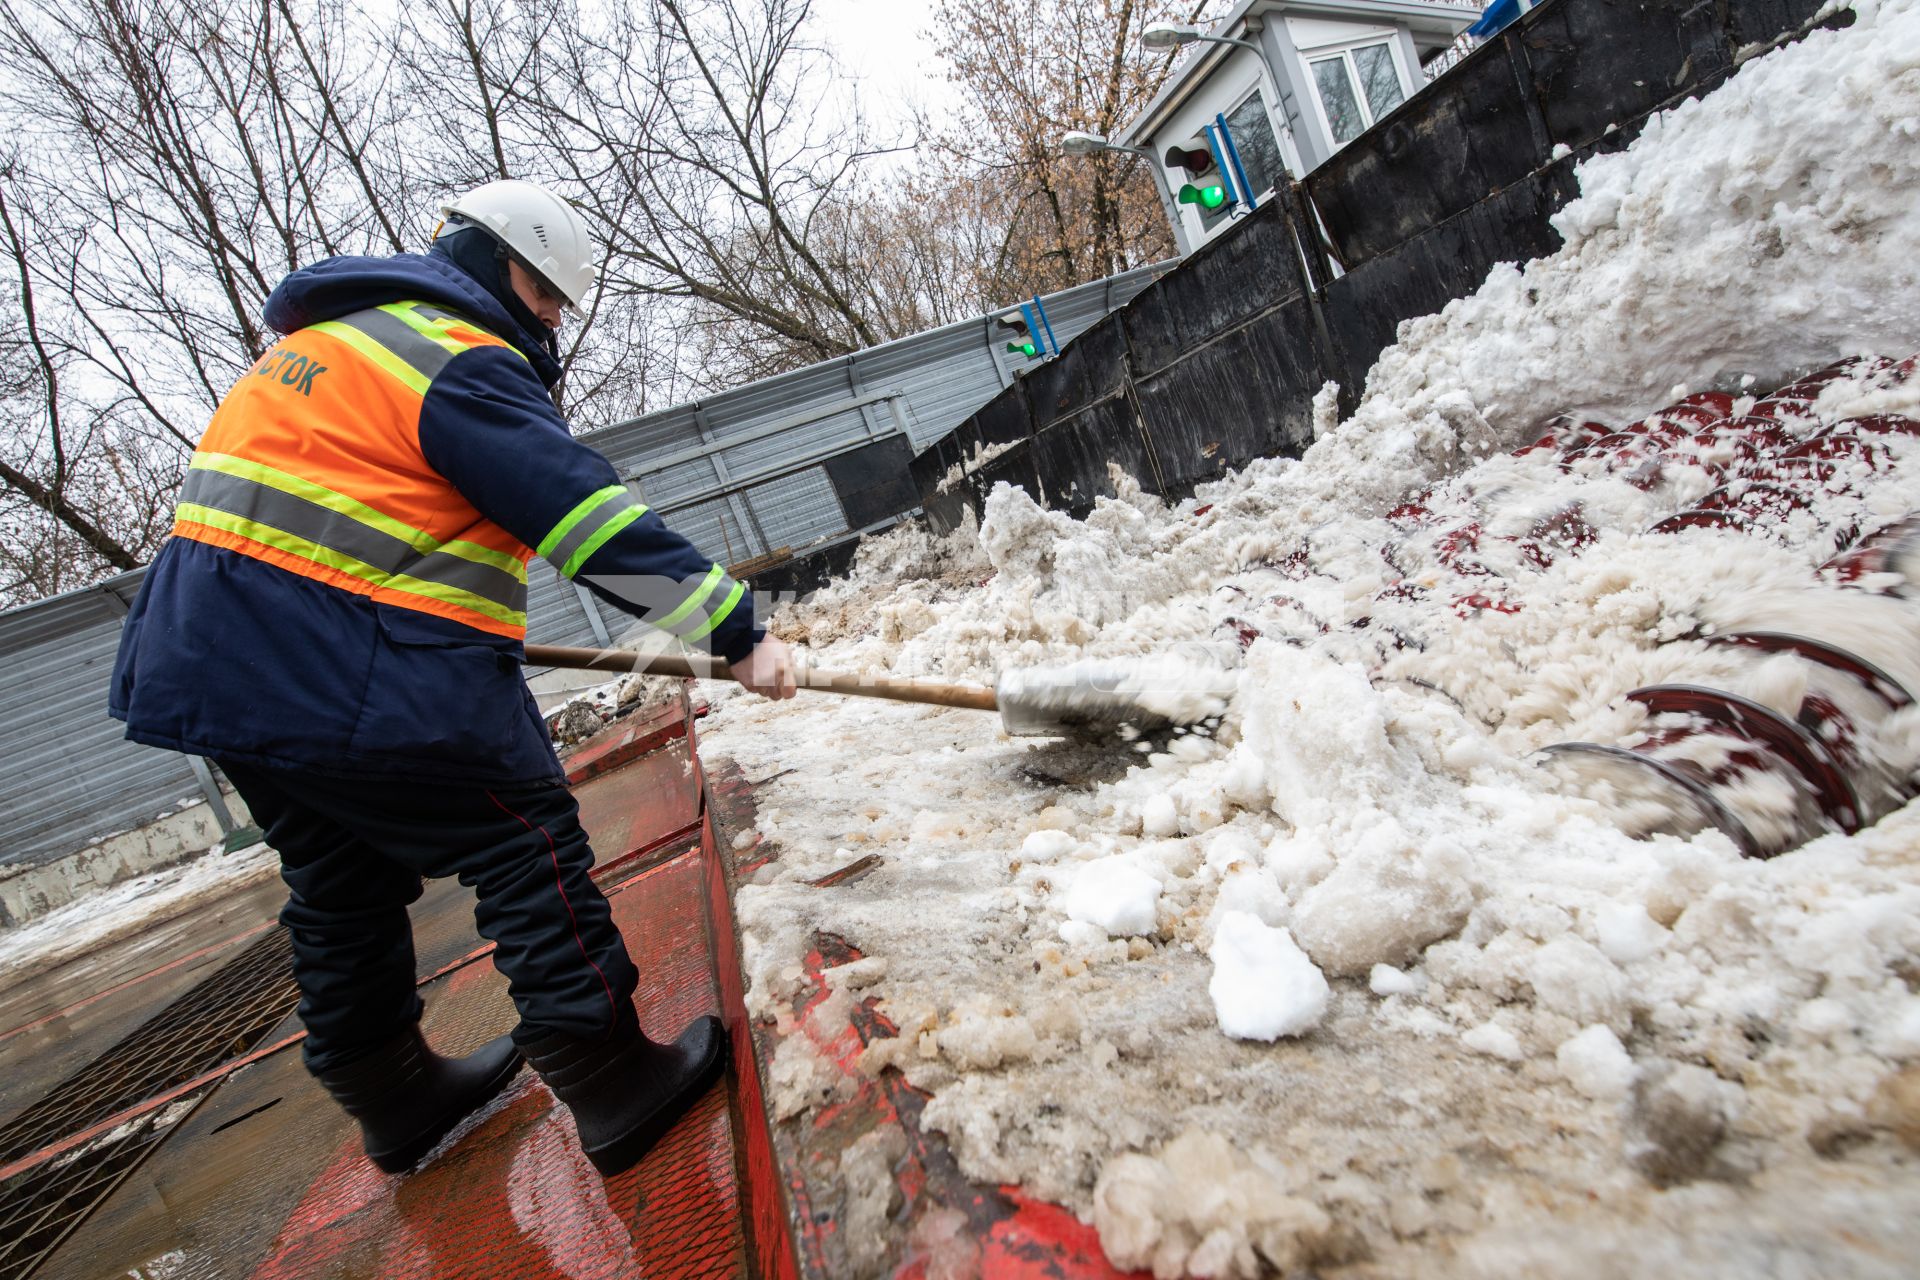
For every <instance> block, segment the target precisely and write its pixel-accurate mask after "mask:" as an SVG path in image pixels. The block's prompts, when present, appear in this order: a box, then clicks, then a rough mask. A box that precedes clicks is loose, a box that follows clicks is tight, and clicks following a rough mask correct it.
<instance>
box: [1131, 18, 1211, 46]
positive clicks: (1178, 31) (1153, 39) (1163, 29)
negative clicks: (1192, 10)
mask: <svg viewBox="0 0 1920 1280" xmlns="http://www.w3.org/2000/svg"><path fill="white" fill-rule="evenodd" d="M1202 34H1203V33H1202V32H1201V30H1200V28H1199V27H1196V26H1193V25H1192V24H1190V23H1185V22H1150V23H1148V24H1147V28H1146V30H1144V31H1142V32H1141V33H1140V44H1141V46H1142V47H1143V48H1146V49H1150V50H1152V51H1153V52H1155V53H1165V52H1167V51H1169V50H1173V49H1178V48H1179V47H1180V46H1181V45H1184V44H1192V43H1193V42H1194V41H1195V40H1198V39H1199V38H1200V36H1201V35H1202Z"/></svg>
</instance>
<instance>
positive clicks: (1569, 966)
mask: <svg viewBox="0 0 1920 1280" xmlns="http://www.w3.org/2000/svg"><path fill="white" fill-rule="evenodd" d="M1525 969H1526V978H1527V981H1529V982H1531V983H1532V984H1533V993H1534V995H1535V996H1536V997H1537V998H1538V999H1539V1001H1540V1004H1541V1007H1543V1008H1546V1009H1549V1010H1551V1011H1553V1012H1554V1013H1559V1014H1564V1015H1566V1016H1567V1017H1569V1018H1572V1019H1573V1020H1574V1021H1575V1022H1578V1023H1580V1024H1581V1025H1583V1026H1584V1025H1586V1024H1588V1023H1593V1022H1604V1023H1606V1024H1607V1025H1608V1026H1611V1027H1619V1028H1625V1027H1626V1026H1627V1023H1628V1020H1629V1019H1628V1011H1627V979H1626V976H1625V975H1624V974H1622V973H1621V972H1620V970H1618V969H1616V968H1615V967H1614V965H1613V961H1611V960H1609V959H1607V958H1606V957H1605V956H1603V955H1601V954H1600V952H1599V950H1598V949H1597V948H1596V947H1594V946H1593V944H1592V943H1590V942H1587V941H1586V940H1585V939H1583V938H1577V937H1575V936H1573V935H1572V934H1564V935H1562V936H1561V937H1558V938H1555V939H1554V940H1553V941H1552V942H1549V943H1548V944H1547V945H1546V946H1544V947H1541V948H1540V949H1539V950H1538V951H1535V952H1534V953H1533V954H1532V955H1531V956H1529V957H1528V958H1527V960H1526V962H1525Z"/></svg>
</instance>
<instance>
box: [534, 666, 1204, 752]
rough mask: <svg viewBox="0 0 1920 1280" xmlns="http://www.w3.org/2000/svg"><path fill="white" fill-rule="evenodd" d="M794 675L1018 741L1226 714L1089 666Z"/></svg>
mask: <svg viewBox="0 0 1920 1280" xmlns="http://www.w3.org/2000/svg"><path fill="white" fill-rule="evenodd" d="M527 662H528V664H529V665H532V666H536V667H573V668H578V669H580V670H582V671H637V672H641V673H643V674H645V675H655V676H683V677H688V678H692V679H699V680H725V679H729V678H731V673H730V672H729V671H728V668H727V664H726V662H725V661H724V660H723V659H720V658H707V657H704V656H700V657H689V656H688V655H685V654H678V653H635V652H633V651H631V650H628V649H576V648H570V647H567V646H564V645H550V644H530V645H528V646H527ZM793 674H794V680H795V683H797V684H798V685H799V686H800V687H801V688H802V689H819V690H823V691H825V692H827V693H841V694H851V695H853V696H854V697H858V698H888V699H891V700H893V701H895V702H919V703H925V704H927V705H929V706H936V707H963V708H966V709H968V710H972V711H998V712H999V713H1000V723H1001V725H1002V727H1004V728H1005V729H1006V731H1007V733H1008V734H1010V735H1011V736H1013V737H1016V738H1092V739H1099V738H1105V737H1110V736H1118V737H1122V738H1126V739H1132V738H1137V737H1139V736H1141V735H1143V734H1148V733H1153V732H1155V731H1157V730H1164V729H1169V728H1181V727H1184V726H1185V725H1190V724H1197V723H1201V722H1203V721H1206V720H1209V719H1213V718H1216V717H1217V716H1218V715H1219V714H1220V712H1221V711H1223V710H1224V709H1225V701H1224V698H1218V699H1212V698H1202V699H1198V700H1193V699H1187V700H1184V701H1183V705H1181V706H1179V707H1176V708H1172V709H1166V708H1162V709H1155V708H1153V707H1151V706H1148V705H1145V704H1143V702H1142V701H1141V699H1140V695H1139V694H1138V693H1135V692H1130V691H1128V690H1125V689H1121V688H1119V687H1116V686H1117V685H1118V683H1119V682H1118V680H1117V679H1116V678H1115V677H1114V676H1113V674H1112V673H1111V671H1109V670H1106V669H1103V668H1100V667H1097V666H1093V665H1088V664H1079V665H1074V666H1066V667H1055V668H1045V669H1041V670H1037V671H1020V672H1008V673H1006V674H1004V675H1002V676H1001V677H1000V679H999V680H998V681H997V682H996V684H995V687H994V688H991V689H989V688H987V687H986V686H985V685H977V684H943V683H941V682H938V681H933V680H911V679H901V678H899V677H895V676H874V675H855V674H853V673H851V672H845V671H826V670H822V669H821V668H819V667H815V666H813V665H812V664H811V663H809V662H807V661H806V658H805V655H804V654H801V653H796V654H795V655H794V671H793Z"/></svg>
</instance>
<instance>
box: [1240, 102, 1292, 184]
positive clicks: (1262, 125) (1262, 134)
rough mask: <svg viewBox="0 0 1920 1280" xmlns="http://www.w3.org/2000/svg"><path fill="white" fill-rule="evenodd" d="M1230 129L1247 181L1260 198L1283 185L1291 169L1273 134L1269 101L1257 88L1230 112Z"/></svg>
mask: <svg viewBox="0 0 1920 1280" xmlns="http://www.w3.org/2000/svg"><path fill="white" fill-rule="evenodd" d="M1227 132H1228V133H1230V134H1232V135H1233V146H1234V149H1235V150H1236V151H1238V152H1239V153H1240V166H1241V168H1243V169H1245V170H1246V171H1247V184H1248V185H1249V186H1251V187H1252V188H1253V194H1254V196H1255V198H1256V199H1257V198H1258V197H1260V196H1263V195H1265V194H1266V193H1267V192H1269V191H1271V190H1273V189H1274V187H1276V186H1278V185H1279V182H1280V179H1281V178H1282V177H1283V176H1285V174H1286V172H1287V165H1286V162H1285V161H1284V160H1282V159H1281V158H1280V141H1279V139H1277V138H1275V137H1274V136H1273V118H1272V117H1271V116H1269V115H1268V114H1267V104H1266V101H1265V99H1263V98H1262V97H1261V96H1260V91H1259V90H1258V89H1255V90H1254V91H1253V92H1252V93H1250V94H1248V95H1247V100H1246V101H1245V102H1242V103H1241V104H1240V105H1239V106H1237V107H1235V108H1234V109H1233V110H1231V111H1229V112H1227Z"/></svg>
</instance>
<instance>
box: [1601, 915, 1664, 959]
mask: <svg viewBox="0 0 1920 1280" xmlns="http://www.w3.org/2000/svg"><path fill="white" fill-rule="evenodd" d="M1593 928H1594V933H1595V934H1596V935H1597V936H1598V937H1599V939H1600V951H1601V953H1602V954H1603V955H1605V956H1606V957H1607V959H1609V960H1611V961H1613V962H1614V963H1615V964H1633V963H1635V962H1637V961H1640V960H1645V959H1646V958H1647V957H1648V956H1651V955H1653V954H1655V953H1656V952H1658V951H1659V950H1660V948H1662V947H1664V946H1666V945H1667V939H1668V938H1669V937H1670V936H1671V935H1670V934H1669V933H1668V932H1667V931H1666V930H1665V929H1663V928H1661V927H1660V922H1659V921H1657V920H1655V919H1654V918H1653V917H1652V916H1650V915H1648V914H1647V909H1646V908H1645V907H1644V906H1642V905H1640V904H1639V903H1637V902H1607V903H1602V904H1601V906H1600V909H1599V910H1598V911H1597V912H1595V913H1594V922H1593Z"/></svg>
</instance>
